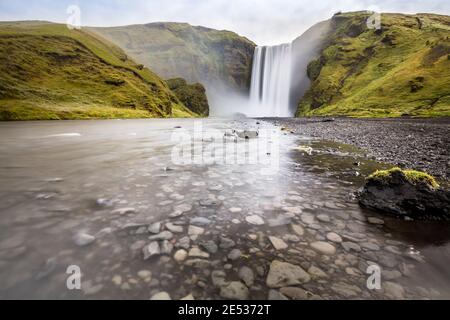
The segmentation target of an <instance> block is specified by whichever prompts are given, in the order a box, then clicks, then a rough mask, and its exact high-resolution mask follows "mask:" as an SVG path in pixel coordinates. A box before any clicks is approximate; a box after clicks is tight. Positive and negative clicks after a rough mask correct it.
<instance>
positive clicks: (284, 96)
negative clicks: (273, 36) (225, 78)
mask: <svg viewBox="0 0 450 320" xmlns="http://www.w3.org/2000/svg"><path fill="white" fill-rule="evenodd" d="M291 72H292V44H281V45H278V46H270V47H257V48H256V49H255V56H254V61H253V72H252V84H251V87H250V104H251V109H252V110H251V112H250V113H252V115H251V116H258V117H291V116H292V112H291V111H290V108H289V107H290V105H289V100H290V89H291Z"/></svg>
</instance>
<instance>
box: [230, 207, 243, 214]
mask: <svg viewBox="0 0 450 320" xmlns="http://www.w3.org/2000/svg"><path fill="white" fill-rule="evenodd" d="M229 211H230V212H231V213H241V212H242V209H241V208H230V209H229Z"/></svg>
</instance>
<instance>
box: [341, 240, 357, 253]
mask: <svg viewBox="0 0 450 320" xmlns="http://www.w3.org/2000/svg"><path fill="white" fill-rule="evenodd" d="M342 247H343V248H344V250H345V251H347V252H351V251H355V252H361V247H360V246H359V244H357V243H354V242H343V243H342Z"/></svg>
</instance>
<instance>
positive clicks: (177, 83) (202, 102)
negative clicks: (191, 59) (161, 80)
mask: <svg viewBox="0 0 450 320" xmlns="http://www.w3.org/2000/svg"><path fill="white" fill-rule="evenodd" d="M166 82H167V85H168V86H169V88H170V90H172V91H173V92H174V93H175V94H176V95H177V97H178V99H179V100H180V101H181V102H182V103H183V104H184V105H185V106H186V107H187V108H188V109H189V110H191V111H192V112H194V113H196V114H198V115H200V116H203V117H208V116H209V103H208V97H207V96H206V89H205V87H204V86H203V85H202V84H200V83H194V84H188V83H187V82H186V80H184V79H182V78H175V79H170V80H167V81H166Z"/></svg>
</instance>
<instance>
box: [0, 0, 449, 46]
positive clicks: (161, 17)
mask: <svg viewBox="0 0 450 320" xmlns="http://www.w3.org/2000/svg"><path fill="white" fill-rule="evenodd" d="M72 4H77V5H79V6H80V7H81V9H82V23H83V24H84V25H92V26H114V25H127V24H139V23H149V22H155V21H176V22H188V23H191V24H193V25H203V26H206V27H212V28H217V29H228V30H232V31H235V32H237V33H239V34H241V35H244V36H246V37H248V38H250V39H252V40H253V41H255V42H256V43H258V44H278V43H282V42H288V41H291V40H293V39H294V38H295V37H297V36H299V35H300V34H301V33H302V32H303V31H305V30H306V29H307V28H309V27H310V26H311V25H313V24H314V23H316V22H319V21H321V20H325V19H328V18H330V17H331V15H332V14H333V13H335V12H337V11H356V10H364V9H368V8H370V7H371V6H377V7H378V8H380V10H381V11H384V12H405V13H416V12H435V13H441V14H450V1H448V0H427V1H423V0H397V1H388V0H377V1H376V0H362V1H361V0H359V1H358V0H341V1H336V0H315V1H309V0H170V1H168V0H109V1H108V0H28V1H11V0H0V20H29V19H39V20H50V21H57V22H64V21H66V19H67V17H66V8H67V7H68V6H69V5H72Z"/></svg>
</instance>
